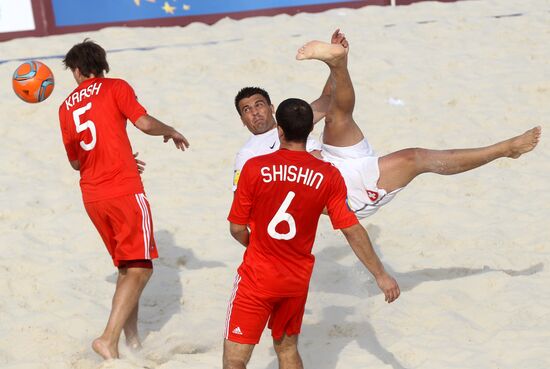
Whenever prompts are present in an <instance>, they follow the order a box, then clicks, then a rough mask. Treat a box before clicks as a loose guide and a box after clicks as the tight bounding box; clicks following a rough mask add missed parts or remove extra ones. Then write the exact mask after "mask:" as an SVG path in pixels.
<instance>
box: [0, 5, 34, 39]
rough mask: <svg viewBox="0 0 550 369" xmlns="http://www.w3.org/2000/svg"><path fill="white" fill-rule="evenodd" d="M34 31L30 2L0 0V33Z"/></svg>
mask: <svg viewBox="0 0 550 369" xmlns="http://www.w3.org/2000/svg"><path fill="white" fill-rule="evenodd" d="M34 29H35V23H34V16H33V11H32V4H31V0H0V33H5V32H21V31H33V30H34Z"/></svg>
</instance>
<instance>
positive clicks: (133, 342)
mask: <svg viewBox="0 0 550 369" xmlns="http://www.w3.org/2000/svg"><path fill="white" fill-rule="evenodd" d="M138 311H139V302H138V303H137V304H136V306H135V307H134V310H132V312H131V313H130V316H129V317H128V319H127V320H126V324H124V328H123V330H124V336H125V337H126V345H127V346H128V347H130V348H131V349H132V350H139V349H141V341H140V339H139V333H138V327H137V322H138Z"/></svg>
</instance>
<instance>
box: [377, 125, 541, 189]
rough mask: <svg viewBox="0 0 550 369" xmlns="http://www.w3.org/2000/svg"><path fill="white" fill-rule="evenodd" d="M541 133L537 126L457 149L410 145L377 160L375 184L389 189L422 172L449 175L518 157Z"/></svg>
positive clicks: (533, 146) (406, 181) (404, 184)
mask: <svg viewBox="0 0 550 369" xmlns="http://www.w3.org/2000/svg"><path fill="white" fill-rule="evenodd" d="M540 134H541V128H540V126H539V127H535V128H532V129H530V130H528V131H526V132H525V133H523V134H521V135H519V136H516V137H512V138H510V139H508V140H505V141H501V142H499V143H496V144H494V145H491V146H486V147H480V148H474V149H459V150H428V149H420V148H410V149H404V150H401V151H396V152H394V153H391V154H388V155H386V156H383V157H381V158H380V159H379V162H378V164H379V167H380V179H379V180H378V187H379V188H382V189H384V190H386V191H387V192H391V191H394V190H396V189H399V188H402V187H405V186H406V185H407V184H409V183H410V182H411V181H412V180H413V179H414V178H415V177H416V176H418V175H419V174H422V173H436V174H442V175H451V174H457V173H462V172H466V171H468V170H472V169H474V168H477V167H480V166H482V165H484V164H487V163H489V162H491V161H493V160H495V159H498V158H504V157H508V158H513V159H517V158H519V157H520V156H521V155H522V154H525V153H527V152H529V151H531V150H533V149H534V148H535V146H537V144H538V142H539V138H540Z"/></svg>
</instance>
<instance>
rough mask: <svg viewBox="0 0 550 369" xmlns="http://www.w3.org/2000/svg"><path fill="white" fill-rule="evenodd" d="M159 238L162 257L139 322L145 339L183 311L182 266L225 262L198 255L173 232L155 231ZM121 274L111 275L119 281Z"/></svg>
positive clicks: (147, 289)
mask: <svg viewBox="0 0 550 369" xmlns="http://www.w3.org/2000/svg"><path fill="white" fill-rule="evenodd" d="M155 241H156V243H157V248H158V250H159V258H158V259H156V260H155V261H154V273H153V276H152V277H151V280H150V281H149V283H148V284H147V286H146V287H145V290H144V291H143V295H142V297H141V304H140V307H139V308H140V312H139V314H140V315H139V324H140V330H141V334H142V339H145V338H146V336H147V335H148V334H149V332H155V331H159V330H161V329H162V327H163V326H164V325H165V324H166V323H167V322H168V321H169V320H170V319H171V318H172V316H174V315H175V314H178V313H179V312H180V311H181V306H182V301H183V286H182V283H181V277H180V272H181V270H182V269H191V270H193V269H201V268H217V267H220V266H225V264H224V263H221V262H218V261H205V260H200V259H198V258H197V257H196V256H195V254H194V253H193V250H191V249H187V248H184V247H181V246H178V245H176V243H175V241H174V237H173V235H172V234H171V233H170V232H168V231H166V230H160V231H157V232H155ZM116 278H117V274H116V273H115V274H113V275H111V276H109V277H108V278H107V280H108V281H109V282H112V283H113V284H115V283H116Z"/></svg>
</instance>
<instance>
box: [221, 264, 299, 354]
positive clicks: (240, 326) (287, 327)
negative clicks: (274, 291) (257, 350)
mask: <svg viewBox="0 0 550 369" xmlns="http://www.w3.org/2000/svg"><path fill="white" fill-rule="evenodd" d="M240 281H241V276H239V275H238V274H237V276H236V277H235V283H234V285H233V293H232V294H231V299H230V300H229V306H228V308H227V316H226V318H225V332H224V337H225V338H226V339H228V340H230V341H233V342H237V343H243V344H251V345H255V344H257V343H259V342H260V337H261V335H262V332H263V330H264V328H265V325H266V323H267V322H268V319H269V323H268V328H269V329H271V336H272V337H273V338H274V339H276V340H279V339H281V338H282V337H283V335H285V334H286V335H287V336H292V335H296V334H300V329H301V327H302V318H303V316H304V309H305V305H306V299H307V292H306V293H305V294H304V295H301V296H286V297H280V296H278V297H275V296H268V295H266V294H263V293H260V292H258V291H254V289H253V288H250V287H248V286H245V285H242V284H240Z"/></svg>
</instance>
